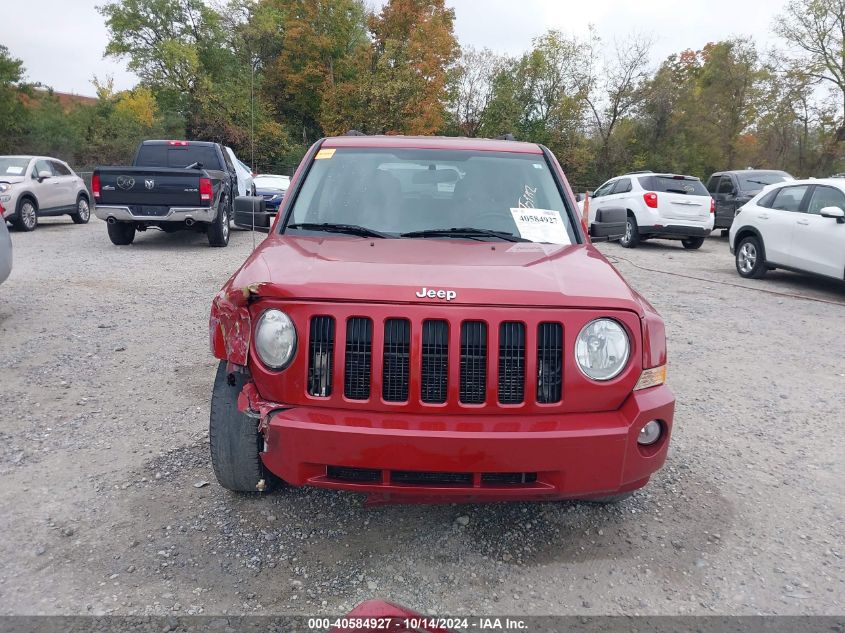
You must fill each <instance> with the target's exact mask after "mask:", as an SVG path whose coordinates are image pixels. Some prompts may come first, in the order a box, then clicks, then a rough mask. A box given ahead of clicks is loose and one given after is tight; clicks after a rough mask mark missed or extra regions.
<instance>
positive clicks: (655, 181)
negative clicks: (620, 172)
mask: <svg viewBox="0 0 845 633" xmlns="http://www.w3.org/2000/svg"><path fill="white" fill-rule="evenodd" d="M611 207H620V208H623V209H625V210H626V211H627V212H628V223H627V226H626V227H625V236H624V237H623V238H622V239H621V240H619V243H620V244H621V245H622V246H624V247H626V248H635V247H636V246H637V244H639V243H640V241H642V240H645V239H649V238H652V237H657V238H662V239H676V240H677V239H679V240H681V243H682V244H683V245H684V248H688V249H696V248H700V247H701V245H702V244H703V243H704V238H705V237H707V236H708V235H710V233H711V232H712V231H713V211H714V200H713V198H711V197H710V194H709V193H708V192H707V188H706V187H705V186H704V185H703V184H702V183H701V181H700V180H699V179H698V178H696V177H694V176H679V175H677V174H655V173H653V172H634V173H630V174H625V175H624V176H617V177H616V178H611V179H610V180H608V181H607V182H606V183H604V184H603V185H602V186H601V187H599V188H598V189H596V190H595V192H594V193H593V196H592V199H591V200H590V223H592V222H593V220H594V219H595V215H596V211H598V210H599V209H609V208H611Z"/></svg>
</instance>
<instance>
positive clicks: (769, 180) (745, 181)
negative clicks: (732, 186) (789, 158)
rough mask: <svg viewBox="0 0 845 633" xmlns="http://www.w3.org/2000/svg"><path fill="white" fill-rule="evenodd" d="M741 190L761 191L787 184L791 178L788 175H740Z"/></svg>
mask: <svg viewBox="0 0 845 633" xmlns="http://www.w3.org/2000/svg"><path fill="white" fill-rule="evenodd" d="M737 177H738V178H739V188H740V189H741V190H742V191H760V190H761V189H762V188H763V187H765V186H766V185H774V184H776V183H779V182H786V181H787V180H790V177H789V176H787V175H786V174H778V173H768V174H761V173H756V174H738V175H737Z"/></svg>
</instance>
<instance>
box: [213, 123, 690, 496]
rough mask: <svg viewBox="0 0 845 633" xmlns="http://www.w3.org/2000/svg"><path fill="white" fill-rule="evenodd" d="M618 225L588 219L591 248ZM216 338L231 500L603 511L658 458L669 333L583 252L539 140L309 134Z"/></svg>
mask: <svg viewBox="0 0 845 633" xmlns="http://www.w3.org/2000/svg"><path fill="white" fill-rule="evenodd" d="M254 202H255V200H254V199H252V198H241V199H239V200H238V206H239V208H240V209H242V208H243V205H244V203H254ZM624 223H625V213H624V211H623V210H618V209H609V210H602V212H601V213H600V214H599V217H597V218H596V222H595V223H594V224H593V225H592V226H591V232H592V238H593V241H595V240H598V239H607V238H618V237H619V236H621V234H622V232H623V231H624ZM210 335H211V349H212V351H213V353H214V355H215V356H216V357H217V358H219V359H220V365H219V368H218V371H217V376H216V378H215V381H214V389H213V393H212V398H211V428H210V442H211V457H212V463H213V466H214V472H215V474H216V476H217V479H218V480H219V482H220V483H221V484H222V485H223V486H224V487H226V488H228V489H230V490H236V491H254V490H256V489H257V490H264V489H266V488H267V487H269V486H270V485H271V483H272V482H273V481H274V479H275V478H278V479H281V480H283V481H284V482H287V483H288V484H292V485H311V486H321V487H326V488H339V489H345V490H353V491H358V492H363V493H366V494H367V495H368V496H369V500H370V502H390V501H427V502H431V501H494V500H516V499H536V500H548V499H573V498H582V499H602V500H616V499H619V498H621V497H624V496H626V493H630V492H631V491H633V490H636V489H637V488H640V487H642V486H643V485H645V484H646V483H647V482H648V480H649V477H650V476H651V474H652V473H654V472H655V471H656V470H657V469H659V468H660V467H661V466H662V465H663V462H664V461H665V459H666V452H667V448H668V443H669V436H670V434H671V430H672V415H673V411H674V396H673V395H672V392H671V391H670V390H669V388H668V387H667V386H666V385H665V384H664V381H665V377H666V343H665V334H664V327H663V321H662V319H661V318H660V316H659V315H658V314H657V312H656V311H655V310H654V308H652V307H651V305H650V304H649V303H648V302H647V301H646V300H645V299H644V298H643V297H642V296H640V295H639V294H638V293H637V292H636V291H635V290H633V289H632V288H631V287H630V286H628V284H627V283H626V282H625V280H624V279H622V277H621V276H620V275H619V273H618V272H617V271H616V270H615V269H614V268H613V266H611V265H610V263H608V261H607V260H606V259H605V258H604V257H603V256H602V254H601V253H600V252H599V251H598V250H596V248H595V247H593V246H592V245H591V240H590V237H589V236H588V232H587V230H586V227H585V225H584V223H583V222H582V221H581V220H580V218H579V216H578V213H577V207H576V205H575V201H574V197H573V195H572V191H571V190H570V188H569V185H568V183H567V181H566V178H565V176H564V174H563V172H562V170H561V168H560V165H559V164H558V162H557V160H556V159H555V157H554V156H553V155H552V154H551V153H550V152H549V150H548V149H546V148H545V147H542V146H539V145H535V144H531V143H518V142H514V141H510V140H481V139H464V138H462V139H458V138H431V137H427V138H409V137H397V136H382V137H372V136H363V135H359V134H355V135H349V136H344V137H337V138H328V139H324V140H322V141H319V142H318V143H316V144H315V145H314V147H312V148H311V150H310V151H309V153H308V155H307V156H306V157H305V159H304V160H303V161H302V164H301V165H300V166H299V168H298V170H297V173H296V174H295V175H294V177H293V180H292V183H291V188H290V189H289V190H288V193H287V195H286V196H285V200H284V203H283V205H282V208H281V209H280V210H279V214H278V216H277V217H276V220H275V223H274V225H273V227H272V229H271V231H270V235H269V236H268V237H267V239H265V240H264V241H263V242H262V243H261V245H260V246H259V247H258V248H257V249H256V250H255V251H254V252H253V253H252V254H251V255H250V256H249V258H248V259H247V260H246V262H245V263H244V264H243V266H241V268H240V269H239V270H238V271H237V272H236V273H235V274H234V275H233V276H232V277H231V279H229V281H228V282H227V283H226V285H225V286H224V287H223V289H222V290H221V291H220V292H219V293H218V295H217V296H216V297H215V299H214V302H213V304H212V308H211V319H210ZM272 476H275V478H274V477H272Z"/></svg>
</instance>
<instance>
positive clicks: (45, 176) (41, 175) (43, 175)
mask: <svg viewBox="0 0 845 633" xmlns="http://www.w3.org/2000/svg"><path fill="white" fill-rule="evenodd" d="M52 175H53V172H51V171H48V170H46V169H42V170H41V171H39V172H38V182H42V181H44V180H47V179H48V178H50V177H51V176H52Z"/></svg>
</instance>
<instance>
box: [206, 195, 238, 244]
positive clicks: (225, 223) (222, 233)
mask: <svg viewBox="0 0 845 633" xmlns="http://www.w3.org/2000/svg"><path fill="white" fill-rule="evenodd" d="M231 219H232V209H231V204H230V202H229V200H228V198H227V199H224V200H221V201H220V208H219V209H218V212H217V217H216V218H214V222H212V223H211V224H209V226H208V244H209V246H226V245H228V244H229V231H230V226H229V221H230V220H231Z"/></svg>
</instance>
